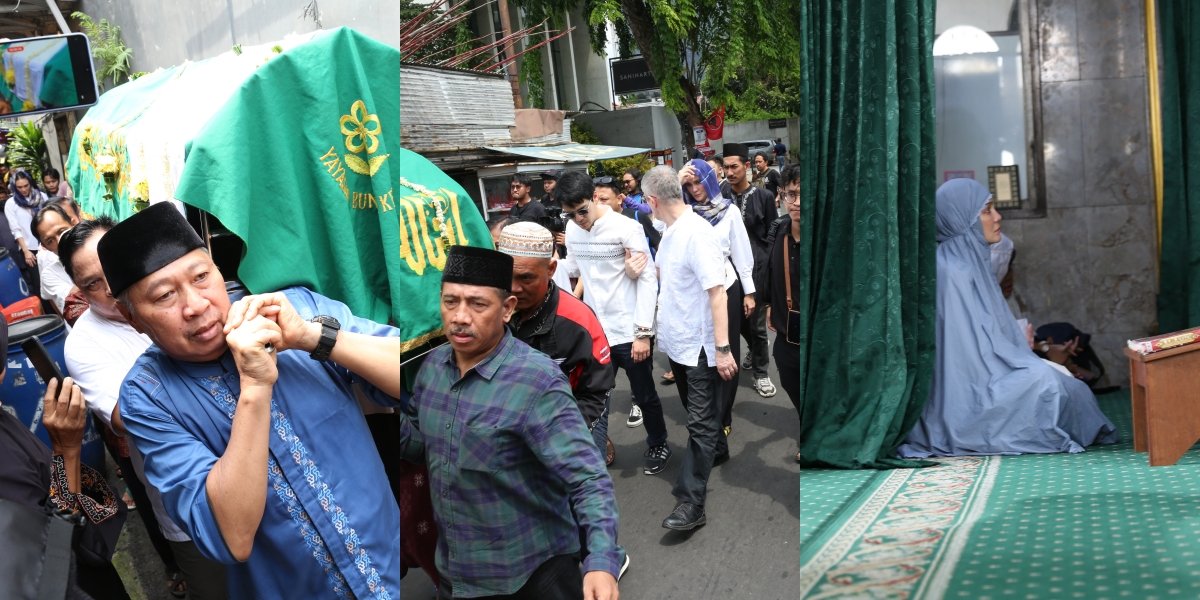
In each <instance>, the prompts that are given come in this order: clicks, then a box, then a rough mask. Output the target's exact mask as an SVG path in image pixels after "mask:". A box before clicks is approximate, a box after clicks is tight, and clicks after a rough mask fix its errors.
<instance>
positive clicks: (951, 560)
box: [914, 456, 1003, 598]
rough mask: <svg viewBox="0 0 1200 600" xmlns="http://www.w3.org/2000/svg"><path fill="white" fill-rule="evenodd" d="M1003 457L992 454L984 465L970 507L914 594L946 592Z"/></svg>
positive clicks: (933, 594)
mask: <svg viewBox="0 0 1200 600" xmlns="http://www.w3.org/2000/svg"><path fill="white" fill-rule="evenodd" d="M1001 460H1003V457H1001V456H992V457H989V460H988V461H987V464H985V465H984V467H983V477H982V480H981V481H980V484H979V485H978V486H977V487H976V488H975V489H974V490H973V491H972V498H971V499H970V500H969V502H970V507H969V508H968V509H967V510H966V511H965V514H964V515H963V519H962V521H961V522H960V523H959V525H958V526H957V527H952V528H951V529H950V531H949V533H948V534H947V538H948V540H947V542H946V543H945V544H943V545H942V547H941V548H940V549H939V552H938V556H936V557H935V558H934V559H933V562H932V563H930V565H929V571H928V572H930V573H932V574H933V575H932V576H931V577H925V578H924V579H923V580H922V582H921V585H920V586H918V588H917V593H916V595H915V596H914V597H916V598H925V597H926V596H925V595H924V594H926V593H928V594H929V596H928V597H930V598H941V597H942V596H944V595H945V594H946V589H947V588H948V587H949V586H950V578H951V577H952V576H953V575H954V569H955V568H956V567H957V566H958V561H959V559H961V558H962V555H963V550H964V549H965V548H966V546H967V542H968V541H969V540H970V538H971V529H972V528H973V527H975V524H976V523H978V522H979V519H980V518H981V517H983V513H984V511H986V510H987V504H988V499H989V498H991V495H992V489H993V488H994V487H995V486H996V477H997V475H999V473H1000V462H1001Z"/></svg>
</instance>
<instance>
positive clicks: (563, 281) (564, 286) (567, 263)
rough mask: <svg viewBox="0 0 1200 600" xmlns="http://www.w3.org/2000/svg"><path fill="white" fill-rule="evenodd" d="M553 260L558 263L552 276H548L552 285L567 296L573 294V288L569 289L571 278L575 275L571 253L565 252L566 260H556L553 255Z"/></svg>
mask: <svg viewBox="0 0 1200 600" xmlns="http://www.w3.org/2000/svg"><path fill="white" fill-rule="evenodd" d="M555 260H557V261H558V267H557V268H555V269H554V274H553V275H551V276H550V279H551V280H552V281H553V282H554V285H557V286H558V289H560V290H563V291H565V292H567V293H568V294H574V293H575V288H573V287H571V277H572V276H573V275H574V273H575V261H574V260H573V257H572V256H571V252H570V251H569V250H568V251H567V257H566V258H558V257H557V255H555Z"/></svg>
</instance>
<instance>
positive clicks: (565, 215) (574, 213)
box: [562, 201, 591, 221]
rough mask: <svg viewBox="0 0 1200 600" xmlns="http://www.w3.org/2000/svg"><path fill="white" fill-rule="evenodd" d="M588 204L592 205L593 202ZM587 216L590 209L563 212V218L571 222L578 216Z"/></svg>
mask: <svg viewBox="0 0 1200 600" xmlns="http://www.w3.org/2000/svg"><path fill="white" fill-rule="evenodd" d="M588 204H591V201H588ZM587 215H588V208H587V207H586V206H585V207H583V208H577V209H575V210H572V211H563V213H562V218H564V219H567V220H569V221H573V220H575V217H576V216H580V217H586V216H587Z"/></svg>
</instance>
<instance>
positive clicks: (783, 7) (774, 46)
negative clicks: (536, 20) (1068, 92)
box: [517, 0, 800, 145]
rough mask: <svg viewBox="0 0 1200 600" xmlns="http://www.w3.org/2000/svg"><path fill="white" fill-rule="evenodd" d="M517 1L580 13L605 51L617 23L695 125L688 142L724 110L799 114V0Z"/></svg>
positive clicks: (542, 10) (545, 11)
mask: <svg viewBox="0 0 1200 600" xmlns="http://www.w3.org/2000/svg"><path fill="white" fill-rule="evenodd" d="M517 1H518V4H519V5H520V6H521V7H523V8H524V9H525V10H526V12H527V13H529V14H536V15H538V16H539V17H540V16H541V15H549V16H553V15H555V14H559V13H561V12H563V11H565V10H568V9H572V8H576V7H578V8H581V9H582V10H583V11H584V13H585V14H587V15H588V22H589V28H590V32H591V36H592V48H593V50H596V51H598V52H599V51H600V50H602V49H603V44H604V40H605V39H606V36H605V33H604V27H605V24H606V23H609V22H611V23H613V24H614V25H615V26H616V29H617V32H618V42H619V45H620V46H621V47H622V54H624V53H625V51H627V50H629V49H632V48H636V49H637V50H638V51H639V52H640V53H641V55H642V56H644V57H645V58H646V62H647V64H648V65H649V67H650V71H651V72H652V73H653V74H654V77H655V79H656V80H657V81H658V83H659V86H660V89H661V91H662V97H663V102H664V104H666V106H667V107H668V108H669V109H671V110H672V111H674V112H675V114H676V116H678V117H679V120H680V122H681V124H685V125H689V127H685V128H684V133H685V138H686V140H685V141H687V142H688V143H689V145H690V142H691V141H692V140H691V126H696V125H700V124H701V123H703V122H704V117H705V113H707V112H711V110H712V109H713V108H715V107H717V106H721V105H725V106H726V107H727V118H728V119H730V120H741V119H743V118H762V117H763V116H783V115H786V114H795V113H797V112H799V98H798V97H797V96H796V92H798V90H799V74H800V35H799V23H800V14H799V12H800V10H799V9H800V5H799V3H798V2H796V0H517ZM630 40H632V42H633V43H632V44H630V43H629V41H630ZM700 97H704V98H706V99H707V100H706V104H707V109H705V107H702V106H701V102H700V100H699V98H700Z"/></svg>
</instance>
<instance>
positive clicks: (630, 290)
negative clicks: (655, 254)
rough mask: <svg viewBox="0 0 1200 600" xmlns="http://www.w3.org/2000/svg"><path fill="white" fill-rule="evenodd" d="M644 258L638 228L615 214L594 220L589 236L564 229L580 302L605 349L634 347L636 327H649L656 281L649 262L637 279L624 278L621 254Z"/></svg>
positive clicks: (647, 250)
mask: <svg viewBox="0 0 1200 600" xmlns="http://www.w3.org/2000/svg"><path fill="white" fill-rule="evenodd" d="M626 250H630V251H632V252H642V253H645V255H646V258H647V259H650V246H649V245H647V244H646V233H645V231H643V229H642V225H641V224H640V223H638V222H637V221H634V220H633V219H630V218H629V217H626V216H625V215H622V214H620V213H618V212H615V211H609V212H608V214H605V215H604V216H602V217H600V218H598V219H596V220H595V221H594V222H593V223H592V229H591V230H590V231H588V230H585V229H584V228H582V227H580V226H579V225H577V224H575V222H574V221H570V222H568V223H567V254H568V255H570V256H571V257H573V259H574V261H575V269H578V271H579V277H580V279H582V280H583V290H584V291H583V301H584V303H585V304H587V305H588V306H590V307H591V309H592V310H593V311H594V312H595V313H596V317H597V318H599V319H600V325H601V326H602V327H603V328H604V335H605V336H606V337H607V338H608V343H609V345H610V346H617V345H620V344H628V343H630V342H632V341H633V339H634V333H635V331H636V329H637V327H645V328H650V329H652V328H653V327H654V310H655V306H656V297H657V295H658V276H657V274H656V272H655V268H654V261H653V260H652V259H650V260H649V262H647V264H646V267H645V268H644V269H642V274H641V275H640V276H639V277H638V278H637V279H636V280H634V279H630V278H629V276H627V275H626V274H625V251H626Z"/></svg>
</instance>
